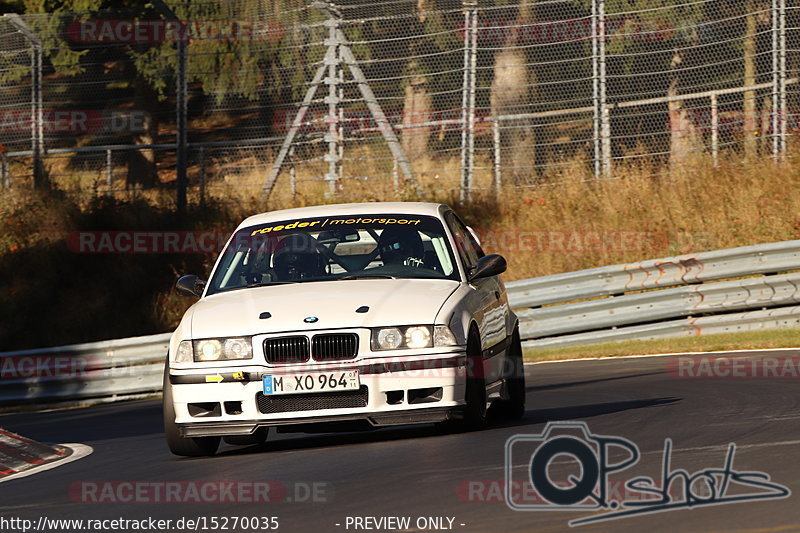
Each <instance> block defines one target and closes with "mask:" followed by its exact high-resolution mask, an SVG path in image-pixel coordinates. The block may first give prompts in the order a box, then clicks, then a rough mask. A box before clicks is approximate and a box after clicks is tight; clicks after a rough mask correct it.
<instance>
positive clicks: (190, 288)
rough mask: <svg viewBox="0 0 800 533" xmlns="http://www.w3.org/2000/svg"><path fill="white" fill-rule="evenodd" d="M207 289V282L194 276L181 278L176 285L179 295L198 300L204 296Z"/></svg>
mask: <svg viewBox="0 0 800 533" xmlns="http://www.w3.org/2000/svg"><path fill="white" fill-rule="evenodd" d="M205 287H206V282H205V280H202V279H200V278H198V277H197V276H195V275H194V274H190V275H188V276H181V277H180V278H178V282H177V283H176V284H175V290H177V291H178V294H181V295H183V296H196V297H198V298H199V297H200V296H202V294H203V289H205Z"/></svg>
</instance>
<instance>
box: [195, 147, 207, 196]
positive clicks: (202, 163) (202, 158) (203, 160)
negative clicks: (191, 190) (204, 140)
mask: <svg viewBox="0 0 800 533" xmlns="http://www.w3.org/2000/svg"><path fill="white" fill-rule="evenodd" d="M198 150H199V153H198V156H197V157H198V158H199V159H200V207H205V205H206V150H205V148H204V147H202V146H201V147H200V148H198Z"/></svg>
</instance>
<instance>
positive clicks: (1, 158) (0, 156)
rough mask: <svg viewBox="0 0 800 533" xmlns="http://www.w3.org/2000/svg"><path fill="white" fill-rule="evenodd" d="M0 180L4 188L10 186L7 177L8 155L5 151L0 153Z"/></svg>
mask: <svg viewBox="0 0 800 533" xmlns="http://www.w3.org/2000/svg"><path fill="white" fill-rule="evenodd" d="M0 181H1V182H2V183H3V188H4V189H10V188H11V181H10V180H9V179H8V157H6V154H5V153H0Z"/></svg>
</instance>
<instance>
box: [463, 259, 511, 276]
mask: <svg viewBox="0 0 800 533" xmlns="http://www.w3.org/2000/svg"><path fill="white" fill-rule="evenodd" d="M506 268H508V265H506V260H505V258H504V257H503V256H502V255H498V254H490V255H484V256H483V257H481V258H480V259H478V262H477V263H475V266H474V267H472V272H470V274H469V280H470V281H475V280H476V279H482V278H490V277H492V276H499V275H500V274H502V273H503V272H505V271H506Z"/></svg>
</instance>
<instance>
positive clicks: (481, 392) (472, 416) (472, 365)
mask: <svg viewBox="0 0 800 533" xmlns="http://www.w3.org/2000/svg"><path fill="white" fill-rule="evenodd" d="M467 361H468V364H469V366H468V372H467V387H466V392H465V393H464V399H465V400H466V402H467V405H466V407H465V408H464V419H463V420H461V421H459V422H460V423H459V424H458V425H459V426H460V428H459V429H461V430H463V431H476V430H479V429H483V428H484V427H486V421H487V406H486V379H485V378H484V375H483V356H482V355H481V341H480V337H479V336H478V334H477V332H476V331H474V330H473V331H472V332H470V336H469V340H468V341H467Z"/></svg>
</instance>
